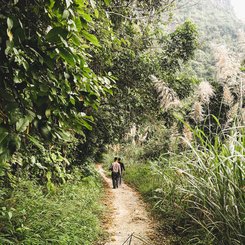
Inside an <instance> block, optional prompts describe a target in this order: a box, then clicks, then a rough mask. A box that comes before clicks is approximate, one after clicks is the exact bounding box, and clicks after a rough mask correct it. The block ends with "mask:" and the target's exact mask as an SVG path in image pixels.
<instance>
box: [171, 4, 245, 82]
mask: <svg viewBox="0 0 245 245" xmlns="http://www.w3.org/2000/svg"><path fill="white" fill-rule="evenodd" d="M186 18H189V19H191V20H193V22H194V23H195V24H196V25H197V27H198V32H199V41H200V44H199V49H198V50H197V52H196V56H195V58H194V60H193V61H192V67H193V69H194V71H195V74H196V75H198V76H202V77H203V78H206V79H213V78H214V77H215V71H216V68H217V67H216V63H215V61H216V60H217V55H220V54H222V52H223V53H224V52H227V53H228V54H229V56H231V57H233V58H235V59H236V61H237V59H238V60H239V61H241V60H242V59H243V58H244V51H245V34H244V31H245V23H243V22H242V21H240V20H239V19H238V18H237V17H236V15H235V13H234V10H233V7H232V5H231V2H230V0H225V1H223V0H202V1H199V0H191V1H186V0H182V1H178V2H177V4H176V8H175V10H174V17H173V19H174V23H176V24H177V23H180V22H183V21H184V20H185V19H186ZM221 47H222V48H221Z"/></svg>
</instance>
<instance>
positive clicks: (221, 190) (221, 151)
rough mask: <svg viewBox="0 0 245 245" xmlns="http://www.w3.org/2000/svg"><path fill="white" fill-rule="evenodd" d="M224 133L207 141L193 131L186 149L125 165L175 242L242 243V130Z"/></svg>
mask: <svg viewBox="0 0 245 245" xmlns="http://www.w3.org/2000/svg"><path fill="white" fill-rule="evenodd" d="M227 132H228V131H226V132H222V133H221V135H217V136H216V137H215V138H213V139H212V142H211V141H210V140H209V139H208V137H207V136H206V135H205V133H204V132H203V131H201V130H198V129H197V130H194V131H193V137H194V140H193V142H194V143H193V144H191V143H190V142H187V144H189V148H188V150H186V151H183V152H179V154H170V156H167V157H160V158H159V159H158V160H157V161H148V162H147V163H140V162H139V161H137V159H134V160H133V161H131V164H130V165H129V166H128V170H127V175H126V179H127V181H128V182H130V183H132V184H133V185H135V186H136V187H137V189H138V190H139V191H140V192H141V193H142V194H144V195H146V196H147V199H146V200H151V203H152V204H153V207H154V210H156V213H158V214H159V215H160V216H161V218H162V219H163V220H164V226H165V230H166V229H167V230H172V231H174V232H175V233H176V234H178V235H179V241H178V244H184V245H187V244H202V245H207V244H210V245H211V244H212V245H216V244H217V245H242V244H245V132H244V130H243V129H239V128H233V129H230V131H229V134H228V133H227ZM124 152H125V154H126V153H127V151H124ZM121 154H122V155H123V153H121ZM126 158H127V157H126Z"/></svg>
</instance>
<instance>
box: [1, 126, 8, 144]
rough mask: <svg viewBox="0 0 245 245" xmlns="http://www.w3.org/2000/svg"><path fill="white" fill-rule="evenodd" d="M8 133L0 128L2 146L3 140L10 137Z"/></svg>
mask: <svg viewBox="0 0 245 245" xmlns="http://www.w3.org/2000/svg"><path fill="white" fill-rule="evenodd" d="M8 134H9V133H8V131H7V130H6V129H4V128H0V144H1V143H2V142H3V140H4V139H5V138H6V137H7V136H8Z"/></svg>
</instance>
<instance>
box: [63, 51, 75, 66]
mask: <svg viewBox="0 0 245 245" xmlns="http://www.w3.org/2000/svg"><path fill="white" fill-rule="evenodd" d="M59 51H60V56H61V57H62V58H63V59H64V60H65V61H66V62H67V63H68V64H69V65H71V66H75V64H76V62H75V59H74V56H73V54H72V53H71V52H70V51H69V50H68V49H65V48H59Z"/></svg>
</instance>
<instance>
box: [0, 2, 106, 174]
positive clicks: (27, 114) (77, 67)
mask: <svg viewBox="0 0 245 245" xmlns="http://www.w3.org/2000/svg"><path fill="white" fill-rule="evenodd" d="M4 2H5V1H4ZM103 6H104V2H103V1H100V2H98V3H97V4H95V3H94V2H93V1H78V0H69V1H55V0H51V1H48V0H45V1H43V0H38V1H35V2H31V3H29V2H26V1H23V0H20V1H6V2H5V3H4V4H2V5H1V7H0V9H1V17H0V25H1V27H2V28H1V39H0V75H1V80H0V91H1V92H0V95H1V96H0V132H1V137H0V172H1V175H3V172H4V169H6V168H7V167H8V166H9V167H11V162H13V159H12V160H11V157H12V156H13V153H15V152H18V156H19V158H22V161H23V162H25V165H28V164H29V163H30V161H28V160H27V161H26V158H31V157H34V156H35V154H36V152H38V155H40V152H39V151H41V154H42V153H43V155H47V152H49V151H50V149H51V148H53V149H52V153H50V155H52V154H53V155H54V154H55V155H60V156H61V157H63V158H64V155H65V154H64V153H65V152H63V151H62V149H61V148H62V147H63V146H64V144H66V143H67V142H71V140H72V139H74V136H77V135H82V136H84V132H85V130H91V129H92V126H91V125H92V124H93V117H92V116H91V111H92V110H94V109H97V108H98V105H99V103H100V100H101V98H102V97H104V96H105V95H106V94H107V93H111V85H110V79H111V78H110V75H108V74H107V73H106V72H103V74H96V73H95V72H94V71H93V70H92V69H91V67H90V66H89V64H88V63H89V60H90V52H92V50H97V49H99V48H100V46H101V44H100V42H99V40H98V39H97V37H96V36H95V35H94V34H93V33H94V32H95V30H96V28H97V23H98V22H103V21H104V19H103V18H102V17H101V18H100V19H98V16H99V15H100V13H101V16H103V12H104V10H103ZM104 75H106V76H107V77H105V76H104ZM54 144H55V147H54ZM35 147H36V148H37V149H36V151H35V150H34V149H33V148H35ZM30 148H32V154H33V155H32V156H30V154H29V149H30ZM44 151H45V152H44ZM59 160H60V159H59ZM51 162H52V163H56V162H57V161H56V159H51V160H50V161H49V160H48V161H44V162H41V164H45V165H49V166H50V165H52V164H51ZM58 162H61V161H58ZM65 164H66V163H65V162H64V161H63V165H65ZM57 165H59V163H57ZM61 165H62V164H61ZM19 167H20V166H19ZM45 167H47V166H45ZM50 168H52V167H51V166H50ZM52 170H54V168H52ZM8 171H9V170H8Z"/></svg>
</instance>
